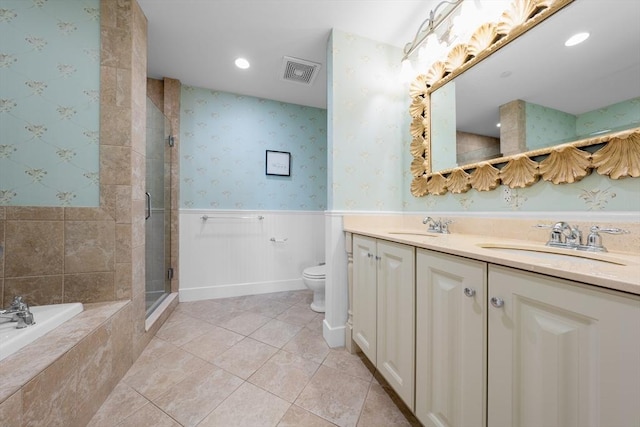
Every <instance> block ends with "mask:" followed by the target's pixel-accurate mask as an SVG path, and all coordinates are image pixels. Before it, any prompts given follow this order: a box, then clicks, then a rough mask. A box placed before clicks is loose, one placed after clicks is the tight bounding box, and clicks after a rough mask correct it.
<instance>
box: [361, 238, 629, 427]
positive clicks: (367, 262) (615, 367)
mask: <svg viewBox="0 0 640 427" xmlns="http://www.w3.org/2000/svg"><path fill="white" fill-rule="evenodd" d="M350 248H351V250H352V252H351V253H352V255H353V265H352V268H353V270H352V271H353V275H352V277H350V279H352V280H350V283H351V285H352V286H351V288H352V299H351V303H352V310H351V313H352V322H351V323H350V324H352V330H351V337H352V339H353V342H354V343H356V344H357V345H358V346H359V347H360V348H361V349H362V351H364V353H365V354H366V355H367V357H368V358H369V359H370V360H371V361H372V362H373V363H374V364H375V366H376V368H377V369H378V371H379V372H380V373H381V374H382V375H383V376H384V378H385V379H386V380H387V381H388V382H389V384H390V385H391V386H392V387H393V388H394V389H395V391H396V392H397V394H398V395H399V396H400V397H401V398H402V400H404V402H405V403H406V404H407V406H408V407H409V408H411V410H412V411H413V412H414V414H415V415H416V417H417V418H418V419H419V420H420V422H421V423H422V424H423V425H424V426H430V427H431V426H437V427H445V426H450V427H454V426H457V427H476V426H477V427H540V426H545V427H553V426H558V427H583V426H585V427H587V426H607V427H609V426H611V427H618V426H620V427H627V426H636V427H640V295H636V294H630V293H629V294H627V293H624V292H620V291H615V290H609V289H605V288H599V287H597V286H593V285H586V284H582V283H577V282H573V281H571V280H566V279H560V278H556V277H552V276H551V275H545V274H540V273H532V272H529V271H524V270H519V269H517V268H512V267H506V266H501V265H497V264H493V263H489V262H486V261H480V260H474V259H471V258H467V257H462V256H457V255H449V254H445V253H441V252H438V251H436V250H430V249H429V250H428V249H423V248H417V249H416V248H415V247H413V246H411V245H408V244H400V243H394V242H391V241H387V240H379V239H375V238H372V237H363V236H361V235H357V234H354V235H353V241H352V245H351V246H350Z"/></svg>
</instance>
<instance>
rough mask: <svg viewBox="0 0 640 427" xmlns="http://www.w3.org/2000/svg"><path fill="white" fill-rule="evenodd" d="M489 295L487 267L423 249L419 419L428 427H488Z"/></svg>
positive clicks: (418, 338) (418, 263) (419, 299)
mask: <svg viewBox="0 0 640 427" xmlns="http://www.w3.org/2000/svg"><path fill="white" fill-rule="evenodd" d="M486 289H487V264H486V263H484V262H480V261H474V260H469V259H466V258H461V257H456V256H453V255H446V254H441V253H437V252H432V251H427V250H423V249H418V251H417V255H416V408H415V414H416V417H417V418H418V419H419V420H420V422H421V423H422V424H424V425H425V426H438V427H444V426H452V427H453V426H457V427H474V426H477V427H482V426H484V425H485V419H486V416H485V414H486V412H485V408H486V396H485V384H486ZM489 425H491V426H492V424H491V423H489Z"/></svg>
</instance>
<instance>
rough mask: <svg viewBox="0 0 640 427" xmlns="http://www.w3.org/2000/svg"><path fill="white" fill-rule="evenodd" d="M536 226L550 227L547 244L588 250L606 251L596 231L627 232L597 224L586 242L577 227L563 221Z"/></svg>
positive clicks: (626, 231)
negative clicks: (601, 226)
mask: <svg viewBox="0 0 640 427" xmlns="http://www.w3.org/2000/svg"><path fill="white" fill-rule="evenodd" d="M535 227H537V228H551V234H550V235H549V240H548V241H547V246H553V247H558V248H567V249H577V250H580V251H589V252H607V249H606V248H605V247H604V246H603V245H602V238H601V237H600V234H598V232H603V233H609V234H628V233H629V231H628V230H623V229H621V228H600V227H598V226H597V225H594V226H593V227H591V232H590V233H589V236H587V244H586V245H585V244H583V242H582V231H580V229H578V227H572V226H570V225H569V224H567V223H566V222H564V221H560V222H556V223H555V224H554V225H545V224H538V225H536V226H535Z"/></svg>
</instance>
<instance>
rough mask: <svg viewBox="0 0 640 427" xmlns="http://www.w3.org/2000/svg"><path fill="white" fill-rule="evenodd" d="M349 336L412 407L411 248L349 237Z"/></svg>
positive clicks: (412, 309)
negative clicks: (350, 259)
mask: <svg viewBox="0 0 640 427" xmlns="http://www.w3.org/2000/svg"><path fill="white" fill-rule="evenodd" d="M352 310H353V340H354V341H355V342H356V344H358V346H359V347H360V349H361V350H362V351H363V352H364V354H365V355H366V356H367V357H368V358H369V360H370V361H371V362H372V363H373V364H374V365H375V366H376V368H377V370H378V371H379V372H380V374H381V375H382V376H383V377H384V378H385V380H387V382H388V383H389V385H391V387H393V389H394V390H395V391H396V393H397V394H398V396H400V398H401V399H402V400H403V401H404V402H405V404H406V405H407V406H408V407H409V408H411V409H413V400H414V355H415V345H414V344H415V317H414V314H415V248H414V247H412V246H407V245H403V244H399V243H393V242H388V241H384V240H377V239H373V238H369V237H365V236H359V235H355V236H353V308H352Z"/></svg>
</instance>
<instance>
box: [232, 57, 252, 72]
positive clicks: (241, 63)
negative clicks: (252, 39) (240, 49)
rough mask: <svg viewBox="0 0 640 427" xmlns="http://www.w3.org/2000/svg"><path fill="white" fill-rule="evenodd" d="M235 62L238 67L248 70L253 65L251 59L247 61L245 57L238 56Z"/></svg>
mask: <svg viewBox="0 0 640 427" xmlns="http://www.w3.org/2000/svg"><path fill="white" fill-rule="evenodd" d="M235 64H236V67H238V68H240V69H241V70H246V69H247V68H249V67H250V66H251V64H249V61H247V60H246V59H245V58H237V59H236V61H235Z"/></svg>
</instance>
